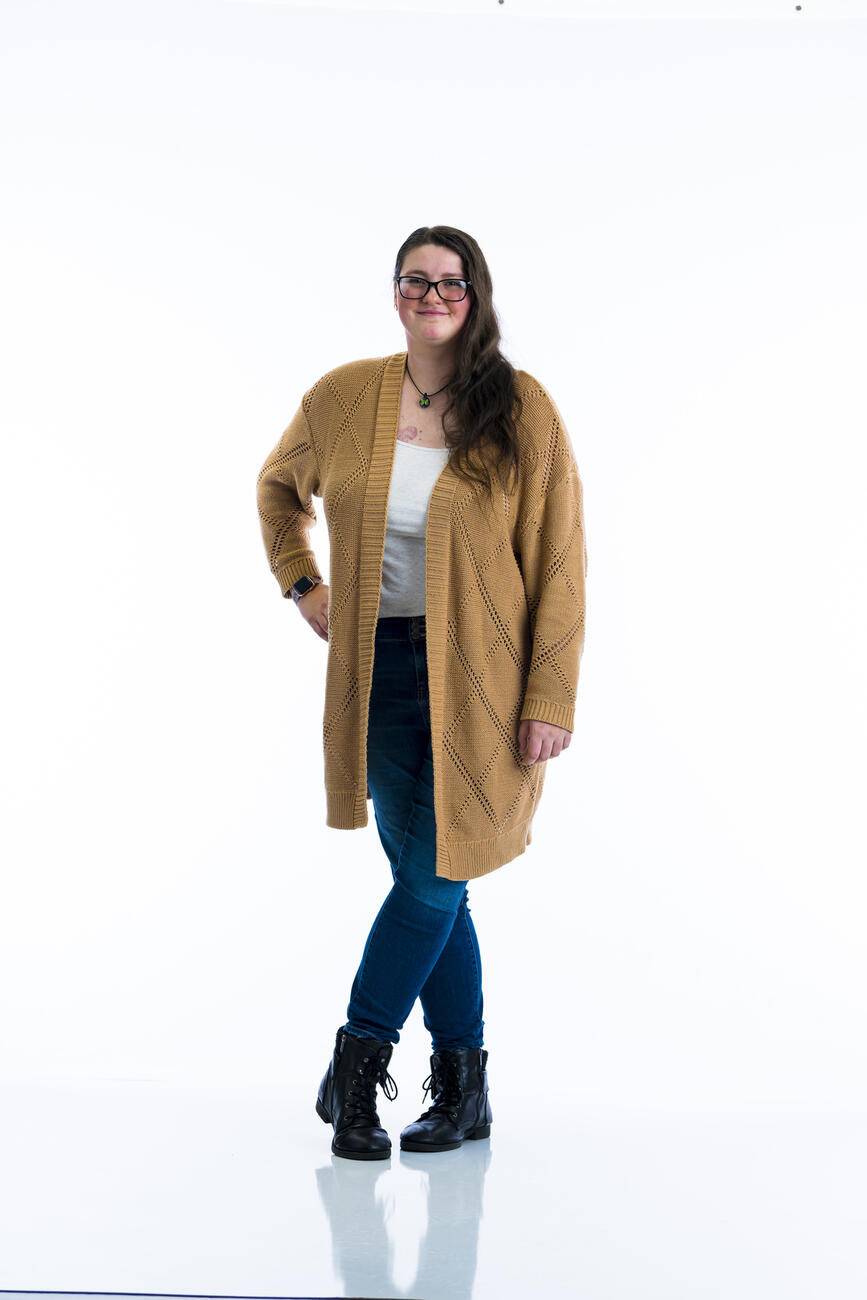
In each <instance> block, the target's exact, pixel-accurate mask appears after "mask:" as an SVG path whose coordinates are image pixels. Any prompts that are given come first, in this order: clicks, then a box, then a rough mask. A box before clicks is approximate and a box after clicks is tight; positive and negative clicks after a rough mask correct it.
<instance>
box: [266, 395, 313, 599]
mask: <svg viewBox="0 0 867 1300" xmlns="http://www.w3.org/2000/svg"><path fill="white" fill-rule="evenodd" d="M321 495H322V493H321V490H320V485H319V462H318V458H317V455H316V447H315V444H314V441H313V434H312V432H311V429H310V423H309V421H308V419H307V414H306V412H305V410H304V402H303V401H302V403H301V405H300V406H299V408H298V410H297V412H296V413H295V415H294V417H293V419H292V422H291V424H290V425H289V427H288V428H287V429H286V430H285V432H284V433H283V435H282V437H281V438H280V441H279V442H278V443H277V445H276V447H274V449H273V450H272V451H271V453H270V454H269V456H268V458H267V460H266V461H265V464H264V465H263V466H262V468H261V470H260V471H259V478H258V480H257V483H256V500H257V504H258V508H259V523H260V525H261V528H262V540H263V541H264V543H265V550H266V552H267V555H268V563H269V565H270V567H271V572H272V573H273V574H274V577H275V578H276V579H277V582H278V583H279V584H280V590H281V591H282V593H283V595H284V596H290V595H291V588H292V584H293V583H295V582H297V581H298V579H299V578H300V577H302V576H303V575H304V574H305V573H306V574H310V576H311V577H321V576H322V574H321V571H320V569H319V565H318V564H317V561H316V556H315V554H314V552H313V550H312V548H311V546H310V538H309V530H310V529H311V528H312V527H313V526H314V525H315V523H316V511H315V510H314V508H313V501H312V498H313V496H321Z"/></svg>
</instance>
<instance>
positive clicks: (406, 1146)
mask: <svg viewBox="0 0 867 1300" xmlns="http://www.w3.org/2000/svg"><path fill="white" fill-rule="evenodd" d="M490 1136H491V1126H490V1124H483V1125H482V1127H481V1128H474V1129H473V1131H472V1133H467V1135H466V1137H463V1138H461V1139H460V1141H458V1142H438V1143H436V1142H418V1141H416V1140H415V1139H414V1138H401V1139H400V1149H401V1151H457V1149H458V1147H462V1146H463V1144H464V1142H478V1141H479V1139H480V1138H488V1137H490Z"/></svg>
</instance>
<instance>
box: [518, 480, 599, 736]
mask: <svg viewBox="0 0 867 1300" xmlns="http://www.w3.org/2000/svg"><path fill="white" fill-rule="evenodd" d="M520 566H521V573H522V576H523V580H524V590H525V592H526V596H527V606H528V609H529V613H530V630H531V636H532V655H531V660H530V668H529V675H528V679H527V686H526V689H525V692H524V700H523V705H522V709H521V718H520V720H521V721H523V720H524V719H525V718H538V719H539V720H540V721H541V722H551V723H554V725H555V726H558V727H565V729H566V730H567V731H572V729H573V726H574V720H575V697H576V693H577V688H578V672H579V666H580V663H581V655H582V652H583V649H584V614H585V578H586V576H587V545H586V541H585V536H584V510H583V490H582V485H581V478H580V475H579V473H578V467H577V465H576V464H575V461H574V459H573V458H571V457H570V458H569V462H568V467H567V469H566V473H565V474H563V475H562V477H560V478H559V479H558V481H557V482H556V483H555V484H554V485H553V486H552V487H550V488H548V490H547V491H546V492H545V493H544V494H543V495H542V497H541V499H540V500H539V501H538V503H537V504H536V508H535V510H534V512H533V515H532V517H531V518H530V519H529V520H528V522H527V523H526V525H525V526H524V528H523V530H522V534H521V539H520Z"/></svg>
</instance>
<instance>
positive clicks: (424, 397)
mask: <svg viewBox="0 0 867 1300" xmlns="http://www.w3.org/2000/svg"><path fill="white" fill-rule="evenodd" d="M406 373H407V374H408V375H409V365H408V364H407V367H406ZM409 377H410V379H411V380H412V386H413V388H414V389H415V391H416V392H417V393H421V389H420V388H419V386H418V384H417V383H416V382H415V380H414V379H413V378H412V375H409ZM449 383H451V380H449ZM448 386H449V385H448V384H443V386H442V388H438V389H437V391H436V392H435V393H430V394H428V393H421V399H420V400H419V406H430V399H431V397H438V396H439V394H440V393H444V392H445V391H446V389H447V388H448Z"/></svg>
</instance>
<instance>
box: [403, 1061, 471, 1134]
mask: <svg viewBox="0 0 867 1300" xmlns="http://www.w3.org/2000/svg"><path fill="white" fill-rule="evenodd" d="M430 1064H431V1072H430V1075H429V1076H428V1078H427V1079H425V1082H424V1090H425V1095H427V1092H428V1090H430V1094H431V1096H432V1097H433V1101H434V1104H433V1105H432V1106H431V1107H430V1109H429V1110H426V1111H425V1113H424V1114H423V1115H422V1116H421V1118H420V1119H417V1120H416V1121H415V1123H414V1124H410V1125H409V1127H408V1128H405V1129H404V1130H403V1132H402V1133H401V1135H400V1146H401V1150H402V1151H453V1150H454V1149H455V1147H459V1146H460V1145H461V1144H462V1143H463V1141H464V1140H465V1139H467V1138H469V1139H471V1140H475V1139H476V1138H486V1137H490V1135H491V1121H492V1119H493V1115H492V1114H491V1103H490V1102H489V1101H488V1073H487V1064H488V1053H487V1051H486V1050H485V1048H484V1047H452V1048H445V1049H444V1050H443V1051H441V1052H434V1054H433V1056H432V1057H431V1058H430Z"/></svg>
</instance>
